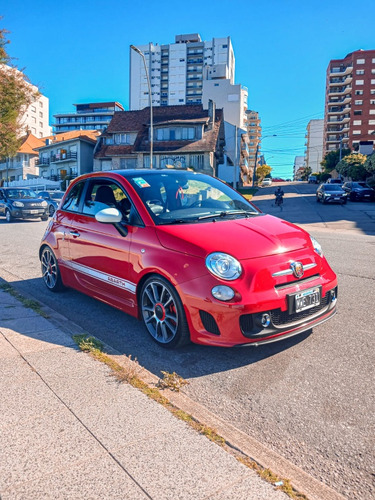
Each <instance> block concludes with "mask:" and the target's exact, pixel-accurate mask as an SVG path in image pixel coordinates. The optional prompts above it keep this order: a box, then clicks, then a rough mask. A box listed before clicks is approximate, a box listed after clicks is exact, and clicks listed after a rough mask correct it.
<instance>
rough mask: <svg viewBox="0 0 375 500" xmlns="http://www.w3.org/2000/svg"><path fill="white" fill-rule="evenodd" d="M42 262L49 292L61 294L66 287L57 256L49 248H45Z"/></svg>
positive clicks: (45, 282)
mask: <svg viewBox="0 0 375 500" xmlns="http://www.w3.org/2000/svg"><path fill="white" fill-rule="evenodd" d="M40 262H41V266H42V277H43V281H44V284H45V285H46V287H47V288H48V290H50V291H51V292H61V291H62V290H63V289H64V288H65V287H64V285H63V282H62V279H61V275H60V269H59V265H58V263H57V259H56V256H55V254H54V253H53V252H52V250H51V249H50V248H49V247H44V249H43V252H42V256H41V259H40Z"/></svg>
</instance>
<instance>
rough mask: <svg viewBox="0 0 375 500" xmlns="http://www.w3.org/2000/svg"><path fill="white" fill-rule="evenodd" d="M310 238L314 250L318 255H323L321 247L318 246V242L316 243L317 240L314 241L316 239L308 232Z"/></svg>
mask: <svg viewBox="0 0 375 500" xmlns="http://www.w3.org/2000/svg"><path fill="white" fill-rule="evenodd" d="M310 240H311V243H312V246H313V247H314V250H315V252H316V253H317V254H318V255H320V257H323V249H322V247H321V246H320V243H318V242H317V241H316V239H315V238H314V237H313V236H311V234H310Z"/></svg>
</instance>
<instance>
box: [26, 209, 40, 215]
mask: <svg viewBox="0 0 375 500" xmlns="http://www.w3.org/2000/svg"><path fill="white" fill-rule="evenodd" d="M27 213H28V214H38V213H39V210H27Z"/></svg>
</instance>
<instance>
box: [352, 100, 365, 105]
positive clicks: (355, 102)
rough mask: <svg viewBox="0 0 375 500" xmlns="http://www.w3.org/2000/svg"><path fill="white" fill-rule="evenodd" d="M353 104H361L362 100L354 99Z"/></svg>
mask: <svg viewBox="0 0 375 500" xmlns="http://www.w3.org/2000/svg"><path fill="white" fill-rule="evenodd" d="M354 104H357V105H359V104H363V101H362V100H361V99H357V100H356V101H354Z"/></svg>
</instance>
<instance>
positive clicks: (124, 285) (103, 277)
mask: <svg viewBox="0 0 375 500" xmlns="http://www.w3.org/2000/svg"><path fill="white" fill-rule="evenodd" d="M63 265H64V266H66V267H69V268H70V269H73V271H78V272H80V273H82V274H86V275H87V276H91V277H92V278H95V279H97V280H99V281H103V282H104V283H108V284H110V285H113V286H116V287H117V288H121V289H123V290H128V291H129V292H131V293H135V290H136V286H135V283H132V282H131V281H127V280H125V279H123V278H119V277H118V276H113V275H112V274H107V273H103V272H101V271H98V270H97V269H93V268H92V267H88V266H84V265H83V264H77V262H72V261H71V260H64V262H63Z"/></svg>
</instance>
